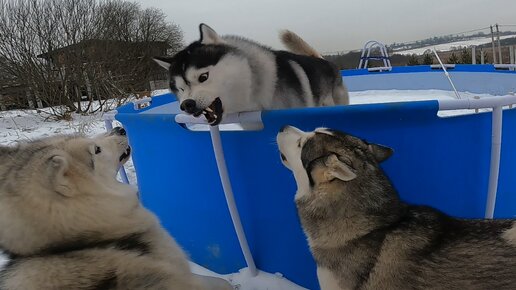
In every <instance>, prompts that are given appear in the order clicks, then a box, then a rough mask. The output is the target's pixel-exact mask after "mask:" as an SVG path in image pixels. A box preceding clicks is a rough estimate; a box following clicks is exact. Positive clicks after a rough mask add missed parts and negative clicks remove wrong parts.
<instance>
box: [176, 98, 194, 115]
mask: <svg viewBox="0 0 516 290" xmlns="http://www.w3.org/2000/svg"><path fill="white" fill-rule="evenodd" d="M179 107H180V108H181V110H183V111H185V112H187V113H189V114H193V113H195V112H196V111H197V110H196V107H197V104H196V103H195V101H194V100H192V99H186V100H184V101H183V102H182V103H181V106H179Z"/></svg>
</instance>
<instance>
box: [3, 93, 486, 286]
mask: <svg viewBox="0 0 516 290" xmlns="http://www.w3.org/2000/svg"><path fill="white" fill-rule="evenodd" d="M164 92H166V90H164V91H159V92H155V94H160V93H164ZM461 96H462V97H463V98H465V97H474V96H476V95H474V94H471V93H467V92H461ZM479 97H489V95H480V96H479ZM350 98H351V104H365V103H381V102H400V101H419V100H436V99H437V100H442V99H451V98H454V93H453V92H451V91H440V90H424V91H416V90H414V91H408V90H404V91H401V90H389V91H362V92H352V93H350ZM458 113H460V114H464V113H472V111H471V110H469V111H454V112H443V114H441V115H443V116H449V115H453V114H458ZM114 125H115V126H116V125H117V124H114ZM103 132H105V127H104V121H103V118H102V113H97V114H94V115H90V116H83V115H78V114H74V115H73V120H72V121H45V120H44V118H43V117H42V116H41V114H38V113H37V112H36V110H13V111H3V112H0V144H1V145H12V144H14V143H15V142H17V141H25V140H31V139H36V138H40V137H45V136H52V135H55V134H69V133H83V134H87V135H96V134H99V133H103ZM126 171H127V174H128V177H129V180H130V183H131V184H134V185H136V184H137V180H136V175H135V169H134V166H133V164H132V161H131V160H130V161H129V162H128V163H127V164H126ZM1 264H2V259H1V253H0V266H1ZM192 270H193V271H194V272H195V273H198V274H203V275H211V276H218V277H222V278H224V279H227V280H228V281H230V282H231V283H232V284H233V285H234V286H235V287H236V289H239V290H268V289H271V290H272V289H274V290H302V289H304V288H302V287H300V286H297V285H294V284H293V283H291V282H290V281H288V280H287V279H285V278H283V277H282V276H281V274H269V273H264V272H260V273H259V275H258V276H257V277H251V275H250V274H249V273H248V271H247V270H245V269H244V270H242V271H240V272H239V273H234V274H230V275H222V276H221V275H217V274H216V273H213V272H210V271H209V270H207V269H204V268H202V267H200V266H198V265H195V264H193V263H192Z"/></svg>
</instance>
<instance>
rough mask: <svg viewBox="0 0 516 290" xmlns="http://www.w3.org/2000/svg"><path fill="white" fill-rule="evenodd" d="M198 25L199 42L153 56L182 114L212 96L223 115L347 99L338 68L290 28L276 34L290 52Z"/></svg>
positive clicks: (204, 104) (209, 101)
mask: <svg viewBox="0 0 516 290" xmlns="http://www.w3.org/2000/svg"><path fill="white" fill-rule="evenodd" d="M199 29H200V39H199V40H198V41H195V42H193V43H191V44H190V45H188V46H187V47H186V48H185V49H183V50H181V51H180V52H178V53H177V54H176V55H174V56H172V57H156V58H155V60H156V61H157V62H158V63H159V64H160V65H162V66H163V67H165V68H167V69H168V70H169V77H170V89H171V90H172V92H173V93H174V94H175V95H176V96H177V98H178V101H179V102H180V104H181V109H183V110H184V111H185V112H187V113H190V114H194V115H200V114H201V111H202V110H204V109H206V108H207V107H209V106H210V104H212V103H213V102H214V101H215V99H216V98H219V99H220V100H221V101H222V108H223V112H224V114H230V113H237V112H244V111H259V110H269V109H283V108H294V107H314V106H332V105H346V104H348V103H349V97H348V93H347V89H346V88H345V86H344V84H343V81H342V77H341V75H340V72H339V70H338V69H337V68H336V67H335V66H333V65H332V64H331V63H330V62H328V61H326V60H324V59H322V57H321V55H320V54H319V53H318V52H317V51H315V50H314V49H313V48H312V47H310V46H309V45H308V44H307V43H306V42H305V41H304V40H302V39H301V38H300V37H299V36H297V35H296V34H294V33H293V32H291V31H288V30H286V31H283V32H282V34H281V39H282V40H283V42H284V43H285V45H286V46H287V47H288V48H289V49H290V50H291V51H293V52H294V53H291V52H287V51H278V50H272V49H270V48H268V47H265V46H263V45H261V44H258V43H256V42H254V41H252V40H249V39H246V38H243V37H239V36H219V35H218V34H217V33H216V32H215V31H214V30H213V29H212V28H210V27H209V26H207V25H205V24H201V25H200V28H199ZM295 53H298V54H295Z"/></svg>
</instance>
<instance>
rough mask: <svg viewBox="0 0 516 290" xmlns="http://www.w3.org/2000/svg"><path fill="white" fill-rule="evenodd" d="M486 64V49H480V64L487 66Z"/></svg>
mask: <svg viewBox="0 0 516 290" xmlns="http://www.w3.org/2000/svg"><path fill="white" fill-rule="evenodd" d="M485 63H486V60H485V57H484V49H483V48H480V64H485Z"/></svg>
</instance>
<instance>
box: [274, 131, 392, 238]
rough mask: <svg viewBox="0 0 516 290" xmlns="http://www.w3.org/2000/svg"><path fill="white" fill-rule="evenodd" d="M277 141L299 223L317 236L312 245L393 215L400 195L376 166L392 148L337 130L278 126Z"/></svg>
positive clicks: (348, 235)
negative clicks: (291, 178) (293, 189)
mask: <svg viewBox="0 0 516 290" xmlns="http://www.w3.org/2000/svg"><path fill="white" fill-rule="evenodd" d="M277 143H278V146H279V150H280V152H281V159H282V162H283V164H284V165H285V166H286V167H287V168H288V169H290V170H291V171H292V173H293V174H294V178H295V180H296V183H297V187H298V189H297V193H296V197H295V199H296V205H297V207H298V211H299V215H300V218H301V221H302V224H303V227H304V229H305V231H306V232H307V233H308V236H309V237H312V238H313V237H319V239H318V241H316V242H315V243H323V244H325V245H329V244H334V243H337V244H338V243H339V242H341V241H342V240H344V239H349V238H352V237H354V236H356V235H358V234H360V233H363V232H364V231H367V230H368V229H369V227H371V226H374V225H378V224H382V223H386V222H388V221H389V220H392V219H394V218H396V215H397V214H398V211H399V210H400V206H399V204H400V203H399V199H398V195H397V193H396V191H395V190H394V188H393V187H392V185H391V184H390V181H389V180H388V178H387V177H386V176H385V175H384V173H383V171H382V169H381V168H380V166H379V163H381V162H382V161H384V160H386V159H387V158H389V157H390V156H391V154H392V152H393V151H392V149H390V148H388V147H385V146H382V145H378V144H370V143H368V142H366V141H364V140H362V139H359V138H357V137H354V136H351V135H347V134H345V133H342V132H339V131H335V130H330V129H325V128H318V129H316V130H315V131H312V132H303V131H301V130H299V129H297V128H295V127H291V126H285V127H283V128H282V129H281V130H280V132H279V133H278V135H277ZM335 227H339V228H341V229H345V230H344V232H345V233H346V234H342V232H341V231H340V230H339V231H336V230H335ZM325 231H326V232H325ZM331 233H333V234H331ZM311 243H314V241H313V240H311Z"/></svg>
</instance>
